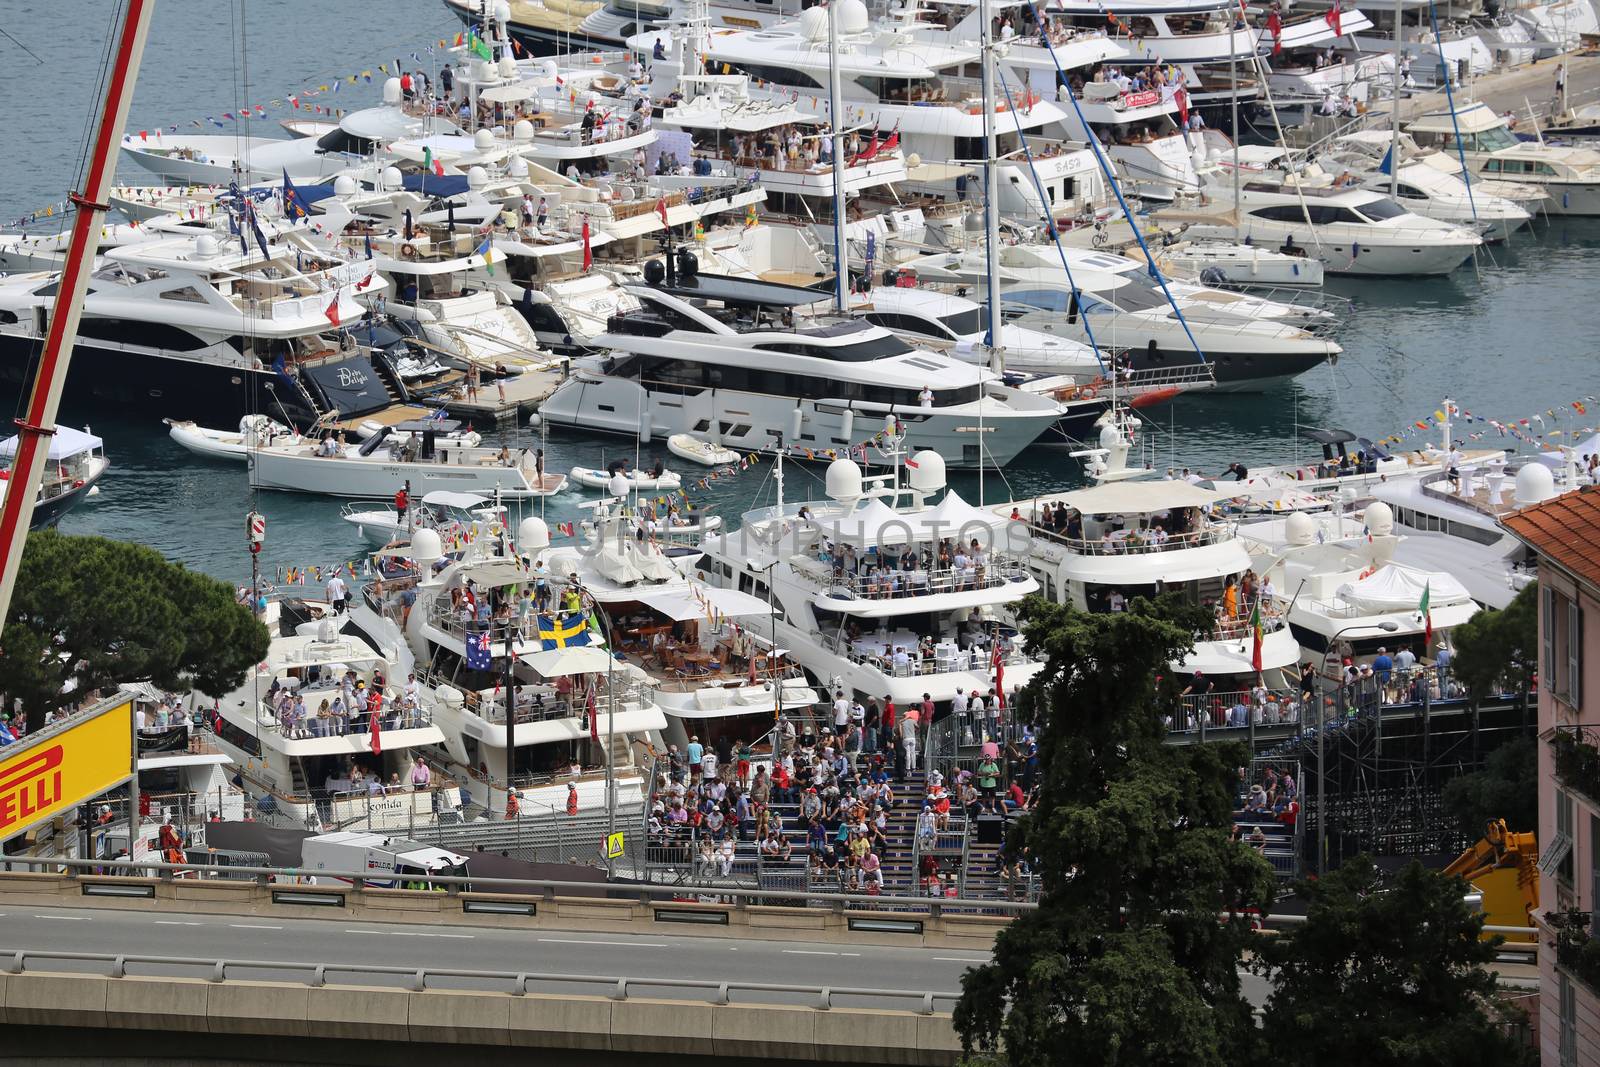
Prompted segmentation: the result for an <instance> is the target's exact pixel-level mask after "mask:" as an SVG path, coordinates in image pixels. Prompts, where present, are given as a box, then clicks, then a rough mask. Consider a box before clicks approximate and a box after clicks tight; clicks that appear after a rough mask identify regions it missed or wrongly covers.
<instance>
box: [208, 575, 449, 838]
mask: <svg viewBox="0 0 1600 1067" xmlns="http://www.w3.org/2000/svg"><path fill="white" fill-rule="evenodd" d="M263 621H264V622H266V624H267V625H268V626H269V627H271V628H272V629H274V630H275V631H276V636H274V637H273V639H272V645H271V648H270V649H269V651H268V653H267V658H266V660H265V661H263V662H262V663H261V664H260V665H258V666H257V667H256V668H255V670H253V671H252V672H251V673H250V675H249V676H248V677H247V678H246V679H245V682H244V684H243V685H242V686H240V687H239V688H238V689H236V690H234V691H233V692H231V693H228V694H225V695H222V696H219V697H216V698H214V699H213V698H212V697H209V696H202V695H201V694H199V693H195V694H192V695H191V698H190V701H191V710H192V711H193V713H194V714H195V715H196V716H202V715H208V714H209V715H210V716H211V718H212V724H213V729H214V730H215V733H216V739H217V746H218V747H219V748H220V749H221V750H222V751H223V752H224V753H226V754H227V755H228V757H229V758H230V759H231V760H232V761H233V763H234V764H235V765H237V767H238V768H239V777H240V779H241V780H242V781H243V783H244V787H245V790H246V791H247V792H248V793H249V794H250V795H251V796H252V797H253V798H254V799H255V804H256V808H257V810H258V811H261V812H274V811H275V812H277V813H278V814H280V815H281V816H283V817H285V818H286V819H288V820H290V821H291V822H293V823H294V824H295V825H297V826H305V827H307V828H323V829H338V828H346V827H348V828H355V827H360V828H363V829H374V830H379V829H403V828H409V827H412V826H416V825H432V824H434V823H436V822H438V821H440V818H441V816H443V817H446V818H448V817H453V816H456V815H457V811H456V801H457V790H456V788H455V784H454V783H453V782H434V783H433V785H432V787H431V788H427V789H418V790H413V789H412V788H411V770H412V765H413V764H414V763H415V761H416V760H417V758H418V757H420V756H422V755H423V754H424V752H425V750H427V749H430V748H432V747H433V746H436V745H439V744H441V743H443V741H444V735H443V733H441V732H440V730H439V728H438V727H437V726H436V725H435V724H434V722H433V718H432V715H431V713H430V711H429V709H428V708H427V707H426V706H425V705H423V704H421V703H420V702H419V703H416V704H411V703H408V702H407V701H406V699H405V692H404V682H405V677H404V667H403V665H402V664H400V663H398V662H395V661H394V660H393V659H391V658H389V657H387V656H384V655H382V654H380V653H379V652H378V651H377V650H376V649H375V648H374V647H373V646H372V645H370V644H369V643H367V642H366V641H364V640H363V639H362V638H361V637H360V636H359V635H352V634H350V633H348V632H346V631H345V630H341V629H340V625H339V623H340V620H339V619H338V618H337V617H335V616H334V615H333V614H332V613H331V611H329V609H328V606H327V605H326V604H319V603H312V602H308V601H306V600H304V599H300V598H296V599H294V600H284V599H275V600H271V601H269V602H268V606H267V614H266V616H265V618H264V620H263ZM347 680H348V682H347ZM375 693H377V694H381V702H379V703H378V704H377V706H376V707H377V710H376V711H374V710H372V708H373V704H372V694H375ZM347 694H352V695H353V696H352V695H347ZM352 705H354V706H353V707H352ZM336 710H337V711H338V712H339V714H338V715H335V714H334V712H335V711H336ZM353 772H358V773H353ZM393 783H399V787H397V788H390V786H391V784H393Z"/></svg>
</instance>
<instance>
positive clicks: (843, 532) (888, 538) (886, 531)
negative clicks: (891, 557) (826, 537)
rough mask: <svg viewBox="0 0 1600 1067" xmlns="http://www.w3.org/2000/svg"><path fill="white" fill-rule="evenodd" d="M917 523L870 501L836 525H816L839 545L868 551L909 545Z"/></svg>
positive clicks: (912, 518)
mask: <svg viewBox="0 0 1600 1067" xmlns="http://www.w3.org/2000/svg"><path fill="white" fill-rule="evenodd" d="M917 519H918V516H916V515H901V514H899V513H897V512H896V511H895V510H894V509H893V508H891V507H890V506H889V505H887V504H885V503H884V502H883V501H882V500H879V499H877V498H876V497H874V498H873V499H871V500H869V501H867V503H866V504H865V505H863V506H862V507H859V508H857V509H856V510H854V511H852V512H850V513H849V514H847V515H845V516H844V517H843V518H840V519H839V520H837V521H836V522H833V523H831V524H829V523H820V524H819V525H820V526H821V527H822V528H823V529H824V530H825V531H826V532H828V533H830V534H832V535H833V536H835V537H837V538H838V539H839V540H840V541H844V542H847V543H849V544H852V545H855V546H857V547H858V548H869V547H871V546H873V545H879V546H881V545H904V544H908V543H910V541H911V539H912V537H913V536H914V533H915V529H916V528H915V523H916V522H917Z"/></svg>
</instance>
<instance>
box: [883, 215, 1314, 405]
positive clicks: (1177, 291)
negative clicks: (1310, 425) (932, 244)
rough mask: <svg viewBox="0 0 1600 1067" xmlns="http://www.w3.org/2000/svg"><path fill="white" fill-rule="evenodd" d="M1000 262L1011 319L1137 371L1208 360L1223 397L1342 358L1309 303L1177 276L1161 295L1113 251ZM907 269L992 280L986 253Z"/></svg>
mask: <svg viewBox="0 0 1600 1067" xmlns="http://www.w3.org/2000/svg"><path fill="white" fill-rule="evenodd" d="M1063 258H1064V259H1065V260H1066V262H1067V265H1068V267H1067V268H1063V266H1062V260H1063ZM998 259H999V266H1000V274H1001V278H1002V284H1003V289H1002V296H1003V297H1004V300H1005V303H1006V320H1007V321H1008V322H1011V323H1015V324H1016V325H1018V326H1020V327H1023V328H1025V329H1029V330H1032V331H1035V332H1037V333H1043V334H1050V335H1054V336H1057V337H1066V338H1069V339H1071V340H1076V341H1078V342H1080V343H1084V344H1090V343H1092V344H1094V345H1096V346H1098V347H1101V348H1104V349H1108V350H1124V349H1125V350H1126V351H1127V357H1128V358H1129V359H1131V362H1132V365H1133V370H1134V372H1135V373H1136V374H1137V373H1141V372H1143V373H1150V374H1153V373H1156V372H1164V373H1166V374H1169V375H1176V376H1178V377H1179V378H1180V379H1181V380H1184V381H1187V380H1191V379H1192V378H1193V376H1194V375H1195V374H1196V373H1197V371H1198V369H1199V368H1201V366H1202V363H1204V364H1209V366H1210V370H1211V373H1212V374H1213V375H1214V376H1215V380H1216V386H1215V388H1216V389H1217V390H1220V391H1226V392H1244V391H1253V390H1259V389H1261V388H1263V387H1265V386H1266V385H1268V384H1270V383H1271V382H1272V381H1275V380H1287V379H1289V378H1292V377H1295V376H1296V375H1299V374H1303V373H1304V372H1306V371H1308V370H1310V369H1311V368H1313V367H1316V366H1318V365H1320V364H1322V363H1325V362H1327V361H1328V360H1329V359H1330V358H1333V357H1335V356H1337V355H1338V354H1339V352H1340V351H1341V349H1340V348H1339V346H1338V345H1337V344H1335V343H1334V342H1333V341H1330V340H1327V339H1326V337H1324V336H1323V334H1324V333H1325V332H1326V331H1327V329H1328V328H1329V327H1330V326H1331V325H1332V317H1331V316H1330V315H1329V314H1328V313H1327V312H1325V311H1321V310H1319V309H1317V308H1315V307H1313V306H1310V305H1309V304H1298V303H1296V304H1289V303H1283V302H1280V301H1276V300H1270V299H1266V298H1264V297H1259V296H1252V295H1247V294H1244V293H1237V292H1230V291H1227V290H1222V289H1215V288H1212V287H1210V286H1205V285H1197V284H1194V283H1191V282H1180V281H1177V280H1176V279H1172V278H1167V279H1165V288H1163V286H1162V285H1161V284H1158V283H1157V282H1156V281H1155V280H1154V279H1152V278H1151V277H1150V274H1149V271H1148V269H1147V268H1146V267H1145V266H1144V265H1143V264H1141V263H1138V262H1136V261H1135V260H1132V259H1129V258H1127V257H1126V256H1119V255H1117V254H1115V253H1112V252H1104V251H1098V250H1089V249H1079V248H1072V247H1063V248H1061V249H1059V250H1058V249H1057V248H1055V247H1054V246H1051V245H1023V244H1016V245H1006V246H1004V247H1002V248H1001V249H1000V251H999V255H998ZM908 266H909V269H913V270H915V272H916V276H917V278H918V279H920V280H922V281H924V282H955V283H961V284H965V285H968V286H977V285H981V284H983V278H984V277H985V274H986V267H985V264H984V257H983V256H982V255H981V254H978V253H968V252H960V253H938V254H930V255H926V256H922V257H919V258H917V259H914V260H912V261H910V263H909V264H908ZM1069 269H1070V273H1069ZM1169 293H1170V294H1171V299H1169V297H1168V294H1169ZM1174 302H1175V303H1176V305H1177V308H1176V310H1175V309H1174V306H1173V305H1174ZM1178 311H1181V312H1182V318H1181V319H1180V318H1179V316H1178ZM1197 346H1198V349H1199V352H1197V351H1196V348H1197ZM1201 353H1203V357H1202V355H1201Z"/></svg>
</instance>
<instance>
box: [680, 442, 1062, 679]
mask: <svg viewBox="0 0 1600 1067" xmlns="http://www.w3.org/2000/svg"><path fill="white" fill-rule="evenodd" d="M891 444H892V447H897V446H898V442H897V441H896V442H892V443H891ZM897 458H898V453H897ZM900 474H901V471H900V467H899V465H898V464H897V465H896V467H895V469H894V471H892V472H891V473H889V474H885V475H881V476H874V477H863V475H862V472H861V468H860V467H859V466H858V465H857V464H856V463H855V462H853V461H851V460H848V459H839V460H835V461H834V462H833V463H832V464H830V465H829V467H828V470H827V475H826V479H825V480H826V486H827V499H824V500H816V501H807V502H805V503H800V504H796V503H789V502H786V501H783V500H782V489H781V482H780V483H779V484H780V488H779V499H780V502H779V503H778V504H776V505H774V506H772V507H768V508H762V509H758V510H755V511H751V512H748V513H747V514H745V516H744V517H743V519H742V520H741V523H740V527H739V529H738V530H736V531H733V532H729V533H720V534H717V535H715V536H712V537H708V538H706V539H705V541H704V542H703V543H702V546H701V547H702V548H703V550H704V555H703V556H702V557H701V558H700V559H698V560H696V561H695V563H694V568H695V569H694V573H695V575H696V576H697V577H699V578H701V579H702V580H704V581H706V582H709V583H712V584H716V585H720V586H722V587H723V588H725V589H738V590H741V591H744V592H749V593H752V594H753V595H755V596H757V597H769V598H770V600H771V604H772V609H771V611H772V614H771V616H770V617H763V616H760V615H753V616H751V617H750V618H749V625H750V627H751V629H752V630H753V631H755V632H758V633H763V634H765V635H768V636H770V634H771V628H772V627H774V626H775V627H776V631H777V638H776V640H777V643H778V645H779V646H780V647H783V648H788V649H790V650H791V652H790V656H791V657H792V658H794V659H795V660H796V661H798V662H799V664H800V665H801V666H803V667H804V668H805V670H806V673H807V674H808V675H809V676H810V677H811V678H812V679H814V680H815V681H816V682H817V684H818V685H819V686H820V687H824V688H825V689H826V690H827V691H828V692H829V693H837V692H839V691H841V690H842V691H844V692H845V693H846V694H854V695H856V696H857V697H859V698H860V699H861V700H862V701H863V702H865V701H866V700H867V699H868V698H871V699H876V700H878V701H880V702H881V701H882V700H883V699H884V698H885V697H887V698H889V699H892V700H893V701H894V702H895V703H896V704H897V705H899V706H900V707H907V706H909V705H911V704H919V703H921V701H922V699H923V697H924V695H926V696H928V697H929V698H931V699H932V700H933V701H934V702H936V703H938V704H946V703H948V702H949V701H950V700H951V699H952V698H953V697H954V696H955V693H956V690H957V689H962V690H966V691H968V692H975V691H980V690H982V691H989V690H993V689H994V688H995V685H996V663H997V662H998V664H999V670H1000V673H1001V674H1002V675H1003V685H1004V687H1005V690H1006V691H1007V692H1008V693H1011V692H1013V691H1014V690H1015V689H1016V688H1020V687H1021V686H1023V685H1026V684H1027V682H1028V680H1029V679H1031V678H1032V677H1033V676H1034V674H1036V673H1037V672H1038V670H1039V668H1040V667H1041V665H1042V661H1041V660H1039V659H1037V658H1036V657H1034V656H1033V655H1032V654H1030V653H1029V651H1028V650H1027V649H1026V648H1025V647H1024V644H1023V642H1022V639H1021V637H1020V635H1019V634H1018V633H1017V632H1016V630H1015V628H1014V627H1012V626H1011V625H1009V624H1008V623H1007V622H1006V615H1007V613H1008V611H1009V609H1011V608H1012V607H1014V606H1015V604H1016V603H1017V602H1019V601H1020V600H1022V599H1023V598H1024V597H1026V596H1028V595H1029V594H1031V593H1035V592H1037V591H1038V589H1039V583H1038V582H1037V581H1036V580H1034V578H1033V577H1031V576H1030V575H1029V574H1028V572H1027V569H1026V568H1025V567H1024V566H1023V561H1022V559H1021V558H1019V557H1018V556H1017V555H1015V554H1014V550H1013V548H1012V547H1011V546H1010V545H1009V538H1008V530H1010V529H1011V528H1012V527H1013V526H1014V525H1015V524H1013V523H1011V522H1010V521H1009V520H1007V519H1005V518H1003V517H1000V516H997V515H995V514H993V513H991V512H988V511H985V510H983V509H980V508H977V507H974V506H973V505H971V504H968V503H967V502H966V501H965V500H963V499H962V498H961V497H960V496H959V495H957V494H956V493H955V491H954V490H948V489H946V488H945V464H944V460H943V459H942V458H941V457H940V456H939V454H938V453H936V452H932V451H924V452H918V453H916V454H915V455H914V456H912V457H911V458H910V459H909V460H908V461H907V462H906V463H905V474H906V485H905V486H903V487H902V486H900ZM941 490H944V495H943V497H941V498H940V499H939V501H938V502H937V503H930V502H931V501H932V498H933V496H934V495H935V494H937V493H939V492H940V491H941ZM1024 540H1025V539H1024ZM972 542H976V544H977V548H976V550H974V549H972V548H971V547H970V546H971V543H972Z"/></svg>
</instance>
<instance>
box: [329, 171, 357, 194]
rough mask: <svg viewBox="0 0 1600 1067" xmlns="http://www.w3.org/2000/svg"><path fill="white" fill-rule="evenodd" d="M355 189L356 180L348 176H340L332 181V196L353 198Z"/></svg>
mask: <svg viewBox="0 0 1600 1067" xmlns="http://www.w3.org/2000/svg"><path fill="white" fill-rule="evenodd" d="M357 188H358V187H357V185H356V180H355V179H354V178H352V177H350V175H348V174H341V175H339V176H338V177H337V178H335V179H333V195H334V196H355V195H356V189H357Z"/></svg>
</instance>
